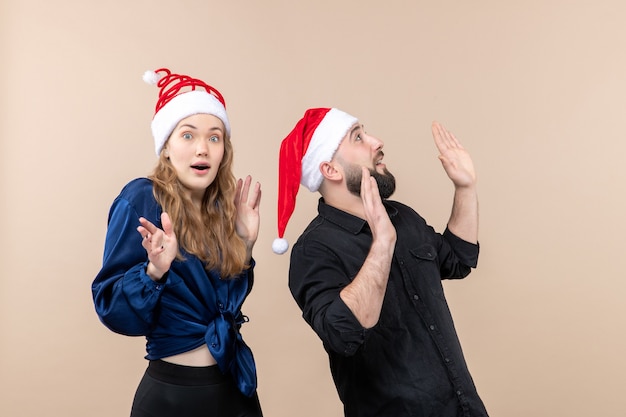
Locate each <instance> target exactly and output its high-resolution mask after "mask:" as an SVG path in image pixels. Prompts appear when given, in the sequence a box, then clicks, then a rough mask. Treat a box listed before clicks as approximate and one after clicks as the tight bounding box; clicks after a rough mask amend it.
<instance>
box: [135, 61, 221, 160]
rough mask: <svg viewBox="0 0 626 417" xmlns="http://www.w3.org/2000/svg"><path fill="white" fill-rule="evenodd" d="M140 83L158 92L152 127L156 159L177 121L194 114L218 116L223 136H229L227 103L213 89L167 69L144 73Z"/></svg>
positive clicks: (200, 81) (199, 81) (201, 82)
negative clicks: (224, 131)
mask: <svg viewBox="0 0 626 417" xmlns="http://www.w3.org/2000/svg"><path fill="white" fill-rule="evenodd" d="M143 80H144V81H145V82H147V83H148V84H155V85H156V86H157V87H159V88H160V89H161V90H160V91H159V100H158V101H157V104H156V108H155V112H154V117H153V118H152V125H151V127H152V136H153V137H154V150H155V151H156V154H157V156H158V155H159V154H160V153H161V149H163V145H164V144H165V142H166V141H167V138H169V136H170V134H171V133H172V131H173V130H174V128H175V127H176V125H177V124H178V122H180V121H181V120H182V119H184V118H185V117H189V116H191V115H194V114H200V113H203V114H211V115H213V116H215V117H217V118H218V119H220V120H221V121H222V123H224V128H225V129H226V134H227V135H229V136H230V123H229V122H228V116H227V115H226V102H225V101H224V97H223V96H222V94H221V93H220V92H219V91H217V90H216V89H215V88H213V87H211V86H210V85H208V84H207V83H205V82H204V81H202V80H198V79H196V78H192V77H189V76H188V75H180V74H172V72H171V71H170V70H169V69H167V68H160V69H158V70H156V71H146V72H145V73H144V74H143Z"/></svg>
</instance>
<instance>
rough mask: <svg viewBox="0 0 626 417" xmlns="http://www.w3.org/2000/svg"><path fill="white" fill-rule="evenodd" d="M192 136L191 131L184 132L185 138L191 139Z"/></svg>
mask: <svg viewBox="0 0 626 417" xmlns="http://www.w3.org/2000/svg"><path fill="white" fill-rule="evenodd" d="M192 137H193V136H191V133H183V139H191V138H192Z"/></svg>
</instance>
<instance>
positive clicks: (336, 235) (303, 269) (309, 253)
mask: <svg viewBox="0 0 626 417" xmlns="http://www.w3.org/2000/svg"><path fill="white" fill-rule="evenodd" d="M384 204H385V207H386V209H387V212H388V213H389V216H390V218H391V222H392V223H393V225H394V226H395V229H396V233H397V241H396V247H395V252H394V257H393V261H392V265H391V272H390V275H389V280H388V284H387V289H386V293H385V298H384V301H383V306H382V311H381V314H380V319H379V321H378V323H377V324H376V325H375V326H374V327H372V328H371V329H365V328H363V326H361V324H360V323H359V322H358V320H357V319H356V317H355V316H354V315H353V314H352V312H351V311H350V309H349V308H348V307H347V306H346V305H345V304H344V302H343V301H342V299H341V297H340V296H339V293H340V291H341V290H342V289H343V288H344V287H345V286H347V285H348V284H350V282H351V280H352V279H353V278H354V277H355V276H356V275H357V273H358V272H359V270H360V269H361V266H362V265H363V262H364V261H365V258H366V257H367V254H368V252H369V249H370V246H371V243H372V234H371V231H370V229H369V226H368V224H367V222H366V221H365V220H363V219H360V218H358V217H355V216H353V215H351V214H348V213H346V212H343V211H340V210H337V209H335V208H333V207H331V206H329V205H327V204H325V203H324V201H323V199H320V202H319V206H318V213H319V214H318V216H317V217H316V218H315V219H314V220H313V221H312V222H311V223H310V224H309V226H308V227H307V229H306V230H305V231H304V233H303V234H302V235H301V236H300V238H299V239H298V241H297V242H296V244H295V245H294V247H293V249H292V252H291V266H290V270H289V288H290V290H291V293H292V294H293V297H294V299H295V300H296V302H297V303H298V306H299V307H300V308H301V310H302V316H303V317H304V319H305V320H306V321H307V322H308V323H309V324H310V325H311V327H312V328H313V329H314V330H315V332H316V333H317V334H318V336H319V337H320V338H321V340H322V342H323V343H324V348H325V349H326V351H327V352H328V355H329V358H330V367H331V373H332V376H333V379H334V381H335V385H336V387H337V392H338V393H339V397H340V399H341V401H342V402H343V404H344V411H345V415H346V416H347V417H369V416H377V417H382V416H390V417H400V416H416V417H417V416H418V417H426V416H433V417H434V416H437V417H460V416H463V417H469V416H472V417H483V416H487V411H486V410H485V407H484V405H483V403H482V401H481V399H480V397H479V396H478V393H477V392H476V388H475V386H474V383H473V381H472V378H471V375H470V373H469V371H468V369H467V365H466V363H465V359H464V357H463V352H462V350H461V346H460V344H459V340H458V337H457V334H456V330H455V328H454V323H453V320H452V316H451V314H450V310H449V308H448V304H447V302H446V299H445V296H444V292H443V286H442V283H441V279H448V278H463V277H465V276H467V275H468V274H469V273H470V271H471V268H474V267H476V265H477V260H478V251H479V248H478V245H475V244H472V243H469V242H466V241H464V240H462V239H460V238H458V237H457V236H455V235H454V234H452V233H451V232H450V231H449V230H447V229H446V231H445V232H444V233H443V234H439V233H436V232H435V231H434V229H433V228H432V227H430V226H428V225H427V224H426V222H425V221H424V219H423V218H422V217H420V216H419V215H418V214H417V213H416V212H415V211H414V210H413V209H411V208H410V207H408V206H406V205H403V204H400V203H398V202H393V201H385V203H384Z"/></svg>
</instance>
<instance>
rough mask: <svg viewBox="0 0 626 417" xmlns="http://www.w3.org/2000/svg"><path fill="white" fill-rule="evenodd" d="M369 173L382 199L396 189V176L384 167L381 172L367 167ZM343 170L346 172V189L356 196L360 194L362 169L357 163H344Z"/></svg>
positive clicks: (389, 195)
mask: <svg viewBox="0 0 626 417" xmlns="http://www.w3.org/2000/svg"><path fill="white" fill-rule="evenodd" d="M368 170H369V172H370V175H371V176H372V177H374V179H375V180H376V184H377V185H378V193H379V194H380V197H381V198H382V199H386V198H389V197H391V195H392V194H393V192H394V191H396V178H395V177H394V176H393V174H391V172H389V171H388V170H387V168H384V170H383V173H382V174H381V173H379V172H378V171H376V170H375V169H371V168H368ZM344 171H345V173H346V185H347V187H348V191H350V192H351V193H352V194H354V195H356V196H360V195H361V179H362V178H363V171H362V170H361V167H360V166H359V165H353V164H345V166H344Z"/></svg>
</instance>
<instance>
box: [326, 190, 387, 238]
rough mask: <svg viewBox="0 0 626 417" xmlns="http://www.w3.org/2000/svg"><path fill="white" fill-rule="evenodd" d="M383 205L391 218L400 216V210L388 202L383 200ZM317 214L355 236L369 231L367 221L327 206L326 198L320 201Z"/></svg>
mask: <svg viewBox="0 0 626 417" xmlns="http://www.w3.org/2000/svg"><path fill="white" fill-rule="evenodd" d="M383 205H384V206H385V209H386V210H387V214H389V217H390V218H394V217H395V216H396V214H398V210H397V209H396V208H395V207H394V206H392V205H391V204H389V202H388V201H387V200H383ZM317 212H318V213H319V215H320V216H322V217H323V218H324V219H326V220H328V221H329V222H331V223H334V224H336V225H337V226H339V227H341V228H342V229H345V230H347V231H348V232H350V233H352V234H355V235H356V234H358V233H360V232H362V231H363V230H367V229H369V225H368V224H367V221H366V220H363V219H362V218H360V217H357V216H354V215H352V214H350V213H347V212H345V211H343V210H339V209H338V208H335V207H333V206H330V205H328V204H326V202H325V201H324V198H320V199H319V202H318V205H317Z"/></svg>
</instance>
